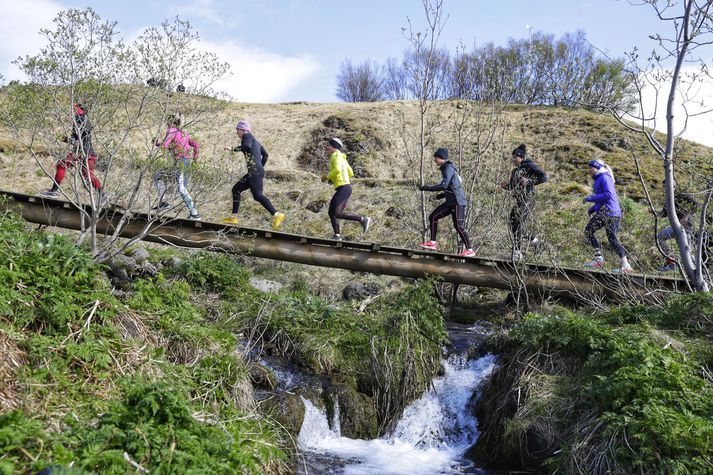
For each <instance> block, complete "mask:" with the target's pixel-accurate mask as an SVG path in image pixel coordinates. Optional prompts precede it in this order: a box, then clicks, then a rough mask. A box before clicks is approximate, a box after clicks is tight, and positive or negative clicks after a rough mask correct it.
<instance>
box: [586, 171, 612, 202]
mask: <svg viewBox="0 0 713 475" xmlns="http://www.w3.org/2000/svg"><path fill="white" fill-rule="evenodd" d="M602 180H604V191H602V192H601V193H596V194H591V195H589V196H587V197H586V198H584V201H589V202H592V203H596V204H599V205H601V204H604V203H606V202H607V201H608V200H609V199H611V197H612V189H614V182H613V180H612V178H611V175H609V174H607V175H604V177H603V178H602Z"/></svg>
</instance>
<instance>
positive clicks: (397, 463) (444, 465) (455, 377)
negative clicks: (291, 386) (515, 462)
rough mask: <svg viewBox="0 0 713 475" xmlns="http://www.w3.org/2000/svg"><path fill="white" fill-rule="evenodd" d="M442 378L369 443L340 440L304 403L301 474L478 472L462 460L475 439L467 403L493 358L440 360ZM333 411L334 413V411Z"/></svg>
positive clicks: (320, 413) (324, 418) (318, 412)
mask: <svg viewBox="0 0 713 475" xmlns="http://www.w3.org/2000/svg"><path fill="white" fill-rule="evenodd" d="M443 366H444V368H445V374H444V376H442V377H439V378H436V379H434V381H433V387H432V388H431V389H430V390H429V391H427V392H425V393H424V394H423V395H422V396H421V398H419V399H418V400H416V401H414V402H413V403H411V404H410V405H409V406H408V407H406V409H405V410H404V413H403V416H402V418H401V420H399V422H398V423H397V425H396V428H395V429H394V430H393V432H392V433H391V434H388V435H387V436H385V437H382V438H379V439H374V440H358V439H349V438H347V437H342V436H341V434H340V432H339V427H338V424H333V429H330V427H329V424H328V422H327V416H326V413H325V411H323V410H320V409H318V408H317V407H315V406H314V405H313V404H312V403H311V402H310V401H308V400H306V399H305V400H304V402H305V418H304V422H303V424H302V429H301V431H300V434H299V437H298V439H297V443H298V446H299V448H300V449H301V451H302V452H303V454H304V455H305V457H306V459H308V462H306V463H305V464H304V465H303V467H300V468H301V472H300V473H309V474H319V473H335V474H336V473H339V474H342V473H343V474H364V475H367V474H368V475H376V474H379V475H381V474H383V475H387V474H394V475H396V474H409V475H413V474H423V475H426V474H428V475H433V474H439V473H440V474H454V473H482V472H480V471H478V470H477V469H476V468H474V467H472V464H469V463H468V462H466V461H464V460H463V459H462V456H463V454H464V453H465V451H466V450H467V449H468V448H469V447H470V446H471V445H473V444H474V443H475V441H476V440H477V437H478V430H477V421H476V419H475V417H474V416H473V415H472V410H471V408H469V407H468V403H469V401H470V400H471V397H472V395H473V393H474V391H476V390H477V388H478V386H479V384H480V383H481V382H482V381H483V380H484V379H485V378H487V377H488V376H489V375H490V373H491V372H492V370H493V367H494V366H495V357H494V356H493V355H486V356H484V357H482V358H479V359H477V360H473V361H466V359H465V357H464V356H462V355H461V356H459V355H454V356H452V357H451V358H449V359H448V360H445V361H443ZM337 410H338V408H335V412H336V411H337Z"/></svg>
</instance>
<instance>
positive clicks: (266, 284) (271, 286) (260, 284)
mask: <svg viewBox="0 0 713 475" xmlns="http://www.w3.org/2000/svg"><path fill="white" fill-rule="evenodd" d="M248 284H250V285H251V286H252V287H254V288H256V289H257V290H259V291H261V292H265V293H268V294H276V293H279V292H280V289H282V284H281V283H279V282H274V281H272V280H263V279H256V278H255V277H250V280H248Z"/></svg>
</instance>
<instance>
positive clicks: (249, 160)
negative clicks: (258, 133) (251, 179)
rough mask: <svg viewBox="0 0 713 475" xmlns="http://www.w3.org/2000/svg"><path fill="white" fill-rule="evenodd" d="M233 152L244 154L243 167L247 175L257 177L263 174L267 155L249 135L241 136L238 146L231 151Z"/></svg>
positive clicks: (251, 135) (263, 148)
mask: <svg viewBox="0 0 713 475" xmlns="http://www.w3.org/2000/svg"><path fill="white" fill-rule="evenodd" d="M233 151H234V152H243V154H245V161H246V162H245V165H246V166H247V168H248V175H257V174H262V173H264V172H265V168H264V167H265V164H266V163H267V157H268V153H267V150H265V147H263V146H262V145H261V144H260V142H258V141H257V139H256V138H255V137H254V136H253V134H251V133H246V134H245V135H243V139H242V140H241V141H240V145H239V146H237V147H235V148H234V149H233Z"/></svg>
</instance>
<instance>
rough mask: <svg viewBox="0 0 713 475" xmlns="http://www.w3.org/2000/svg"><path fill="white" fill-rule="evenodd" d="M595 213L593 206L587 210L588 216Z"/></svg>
mask: <svg viewBox="0 0 713 475" xmlns="http://www.w3.org/2000/svg"><path fill="white" fill-rule="evenodd" d="M593 213H594V206H592V207H591V208H589V209H588V210H587V214H593Z"/></svg>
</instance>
